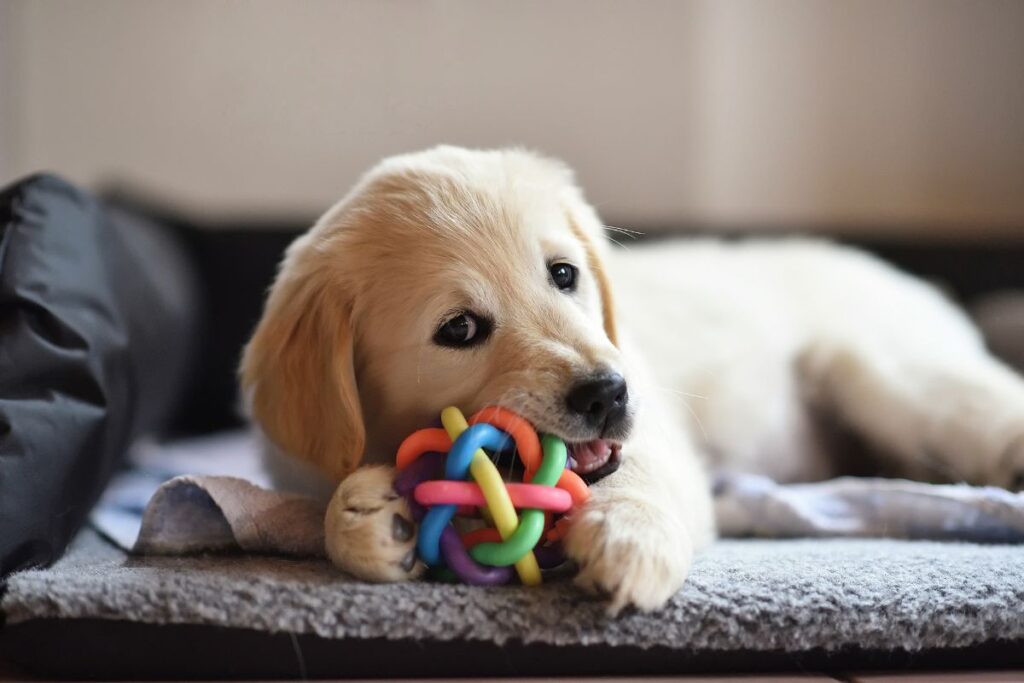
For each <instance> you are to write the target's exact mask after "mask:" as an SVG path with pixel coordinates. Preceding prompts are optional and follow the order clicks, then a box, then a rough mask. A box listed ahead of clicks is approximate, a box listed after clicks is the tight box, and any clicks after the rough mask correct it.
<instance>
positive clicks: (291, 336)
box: [241, 147, 1024, 611]
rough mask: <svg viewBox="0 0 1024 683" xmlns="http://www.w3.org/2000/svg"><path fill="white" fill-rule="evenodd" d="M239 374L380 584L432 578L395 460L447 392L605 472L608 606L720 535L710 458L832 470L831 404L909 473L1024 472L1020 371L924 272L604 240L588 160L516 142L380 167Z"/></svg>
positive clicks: (798, 475) (363, 567) (334, 212)
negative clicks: (616, 245) (587, 187)
mask: <svg viewBox="0 0 1024 683" xmlns="http://www.w3.org/2000/svg"><path fill="white" fill-rule="evenodd" d="M613 284H614V287H613ZM241 377H242V385H243V391H244V395H245V397H246V401H247V405H248V408H249V411H250V413H251V415H252V418H253V419H254V421H255V422H256V424H257V425H258V426H259V428H260V429H261V430H262V432H263V434H264V435H265V436H266V438H267V440H268V454H267V455H268V464H269V465H270V466H271V469H272V470H273V471H274V472H275V474H276V475H277V478H278V481H279V482H280V483H281V486H282V487H285V488H293V489H300V490H304V491H306V492H307V493H309V492H320V493H322V494H323V495H324V496H325V497H326V496H329V495H330V494H331V492H333V498H332V500H331V504H330V507H329V510H328V514H327V519H326V524H327V526H326V532H327V549H328V554H329V555H330V557H331V559H332V560H333V561H334V562H335V563H336V564H337V565H338V566H340V567H342V568H343V569H345V570H347V571H349V572H351V573H353V574H355V575H356V576H358V577H361V578H364V579H368V580H381V581H390V580H402V579H407V578H411V577H414V576H417V575H418V574H419V573H420V572H421V571H422V567H421V566H420V565H419V564H418V563H417V562H416V560H415V555H414V553H413V548H414V544H415V528H414V526H413V524H412V522H411V521H410V516H409V512H408V510H407V508H406V505H405V502H404V501H403V500H401V499H400V498H398V497H397V496H396V495H395V494H394V493H393V491H392V488H391V480H392V476H393V470H392V469H391V467H390V466H389V464H390V463H391V462H392V461H393V458H394V454H395V450H396V448H397V446H398V444H399V443H400V442H401V440H402V439H403V438H404V437H405V436H406V435H408V434H409V433H410V432H412V431H414V430H416V429H418V428H421V427H423V426H426V425H429V424H430V423H431V422H433V421H434V420H435V419H436V418H437V416H438V414H439V412H440V410H441V409H442V408H444V407H445V406H447V405H456V406H459V407H460V408H462V409H463V410H464V411H466V412H467V413H469V412H472V411H475V410H477V409H479V408H481V407H483V406H486V405H491V404H497V405H502V406H505V407H508V408H510V409H512V410H514V411H516V412H518V413H520V414H521V415H523V416H524V417H526V418H527V419H529V420H530V421H531V422H532V423H533V424H534V425H536V427H537V428H538V430H540V431H544V432H550V433H553V434H557V435H558V436H561V437H562V438H564V439H565V440H566V441H567V442H568V443H569V444H570V451H571V455H572V458H573V467H574V468H575V469H576V470H577V471H578V472H580V473H583V474H584V475H587V476H589V477H590V478H591V479H593V480H598V479H599V480H600V481H598V483H596V484H595V485H594V487H593V497H592V499H591V500H590V501H589V502H588V503H587V504H586V505H585V506H584V508H583V509H581V510H579V511H578V512H576V513H575V514H574V515H573V517H572V523H571V526H570V531H569V533H568V536H567V538H566V550H567V552H568V554H569V555H570V557H571V558H572V559H574V560H575V561H576V562H577V563H578V565H579V573H578V575H577V579H576V581H577V583H578V584H579V585H581V586H583V587H585V588H587V589H590V590H593V591H595V592H598V593H601V594H604V595H607V596H609V599H610V601H609V607H610V609H611V610H612V611H617V610H618V609H620V608H621V607H623V606H627V605H632V606H636V607H639V608H642V609H651V608H656V607H658V606H660V605H661V604H663V603H664V602H665V601H666V600H667V599H668V598H669V597H670V596H671V595H672V594H673V593H674V592H675V591H676V590H678V589H679V587H680V586H681V585H682V583H683V581H684V579H685V577H686V574H687V571H688V569H689V567H690V564H691V561H692V558H693V554H694V552H695V551H696V550H698V549H699V548H701V547H702V546H704V545H705V544H707V543H708V542H709V541H710V540H711V538H712V536H713V519H712V504H711V497H710V490H709V484H708V479H707V476H706V474H705V470H704V467H705V465H706V463H707V462H712V463H714V464H715V465H716V466H718V467H733V468H743V469H747V470H754V471H760V472H764V473H766V474H769V475H771V476H774V477H775V478H777V479H780V480H784V481H785V480H795V479H808V478H818V477H824V476H829V475H831V474H833V473H834V463H833V462H832V460H831V458H830V457H829V453H828V449H827V443H828V442H827V439H826V438H825V434H824V429H825V427H824V426H823V425H824V423H823V422H822V421H820V420H818V419H817V418H818V416H820V415H822V414H827V415H828V416H829V418H830V420H836V419H838V420H841V421H842V422H844V423H845V424H846V425H847V426H848V427H850V428H852V429H855V430H857V431H858V432H860V433H861V434H862V435H863V436H864V437H865V438H866V439H867V440H868V441H870V442H871V443H873V444H874V445H876V446H878V447H879V448H881V449H884V450H885V451H886V452H887V453H889V454H890V455H891V461H892V462H893V463H895V464H896V465H898V466H899V467H900V468H901V469H902V471H903V472H905V473H906V474H909V475H911V476H916V477H920V478H936V475H937V474H943V475H946V476H947V477H951V478H955V479H963V480H967V481H974V482H979V483H997V484H1000V485H1010V484H1011V483H1012V481H1013V477H1015V476H1019V473H1020V471H1021V469H1022V467H1024V382H1021V380H1020V378H1018V377H1017V376H1015V375H1014V374H1013V373H1012V372H1010V371H1009V370H1007V369H1006V368H1004V367H1003V366H1002V365H1000V364H999V363H998V362H997V361H995V360H994V359H992V358H991V357H989V355H988V354H987V353H986V352H985V350H984V347H983V345H982V343H981V340H980V338H979V336H978V335H977V333H976V332H975V331H974V330H973V328H972V327H971V326H970V325H969V324H968V323H967V322H966V320H965V319H964V318H963V317H962V316H961V315H960V314H959V313H958V312H957V311H956V310H955V309H953V308H952V307H951V306H950V305H948V304H947V303H946V302H945V301H944V300H943V299H942V298H941V297H940V296H939V295H938V294H937V293H936V292H935V291H933V290H932V289H931V288H929V287H928V286H926V285H924V284H923V283H920V282H918V281H916V280H913V279H912V278H909V277H906V276H903V275H901V274H899V273H897V272H896V271H894V270H892V269H890V268H888V267H886V266H884V265H883V264H881V263H880V262H878V261H876V260H874V259H872V258H870V257H867V256H865V255H862V254H859V253H856V252H853V251H850V250H844V249H840V248H837V247H833V246H829V245H825V244H821V243H815V242H808V241H781V242H777V243H768V242H750V243H745V244H739V245H726V244H723V243H719V242H714V241H688V242H680V243H678V244H670V243H661V244H658V243H655V244H652V245H649V246H644V247H637V248H630V249H628V250H615V251H614V253H613V252H612V251H611V250H609V249H608V247H607V244H606V241H605V235H604V226H603V225H602V223H601V221H600V220H599V219H598V217H597V215H596V213H595V212H594V210H593V209H592V208H591V207H590V206H589V205H588V204H587V202H586V201H585V200H584V198H583V195H582V193H581V191H580V190H579V189H578V187H577V186H576V184H575V182H574V179H573V176H572V173H571V172H570V171H569V170H568V169H567V168H566V167H565V166H564V165H562V164H561V163H558V162H556V161H553V160H550V159H546V158H542V157H539V156H537V155H534V154H531V153H528V152H525V151H522V150H496V151H474V150H465V149H459V148H454V147H438V148H435V149H432V150H428V151H425V152H421V153H416V154H409V155H404V156H398V157H394V158H391V159H387V160H385V161H384V162H382V163H381V164H379V165H378V166H377V167H376V168H374V169H373V170H371V171H370V172H369V173H368V174H367V175H366V176H365V177H364V178H363V179H362V180H361V181H360V182H359V183H358V184H357V185H356V187H355V188H354V189H353V190H352V191H351V192H350V193H349V194H348V195H347V196H346V197H345V198H343V199H342V200H341V201H340V202H338V203H337V204H336V205H335V206H334V207H332V208H331V209H330V210H329V211H328V212H327V213H326V214H325V215H324V216H323V217H322V218H320V220H319V221H317V223H316V224H315V225H314V226H313V228H312V229H311V230H310V231H309V232H308V233H306V234H305V235H303V236H302V237H300V238H299V239H298V240H296V241H295V243H294V244H293V245H292V246H291V247H290V248H289V249H288V252H287V254H286V256H285V259H284V262H283V264H282V266H281V269H280V273H279V275H278V278H277V281H276V282H275V284H274V286H273V288H272V290H271V292H270V296H269V299H268V301H267V304H266V310H265V313H264V315H263V318H262V320H261V321H260V323H259V325H258V327H257V329H256V331H255V333H254V335H253V338H252V340H251V341H250V343H249V344H248V346H247V347H246V349H245V353H244V358H243V361H242V368H241ZM339 483H340V485H339Z"/></svg>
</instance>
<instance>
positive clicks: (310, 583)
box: [0, 531, 1024, 652]
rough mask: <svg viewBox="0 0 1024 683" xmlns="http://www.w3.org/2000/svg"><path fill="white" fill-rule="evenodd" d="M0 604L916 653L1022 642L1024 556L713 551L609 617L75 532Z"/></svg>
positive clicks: (890, 548) (488, 635)
mask: <svg viewBox="0 0 1024 683" xmlns="http://www.w3.org/2000/svg"><path fill="white" fill-rule="evenodd" d="M0 608H2V610H3V611H4V612H5V613H6V618H7V622H8V623H9V624H17V623H20V622H26V621H30V620H33V619H45V618H63V619H95V618H99V619H114V620H125V621H136V622H146V623H153V624H202V625H217V626H227V627H235V628H244V629H256V630H261V631H268V632H280V631H288V632H293V633H300V634H315V635H318V636H321V637H324V638H389V639H398V638H402V639H405V638H411V639H436V640H482V641H490V642H493V643H496V644H503V643H506V642H508V641H510V640H516V641H522V642H525V643H548V644H557V645H607V646H639V647H652V646H667V647H670V648H677V649H686V650H689V651H694V650H697V651H702V650H707V651H730V650H753V651H769V650H784V651H790V652H797V651H806V650H810V649H814V648H822V649H824V650H826V651H836V650H841V649H844V648H848V647H857V648H862V649H872V650H898V649H903V650H910V651H916V650H921V649H931V648H956V647H968V646H971V645H976V644H979V643H984V642H991V641H993V640H997V639H1005V640H1019V639H1024V546H1020V545H1017V546H1011V545H975V544H967V543H937V542H925V541H897V540H852V539H836V540H821V539H815V540H785V541H782V540H774V541H766V540H730V541H721V542H719V543H717V544H716V545H715V546H714V547H712V548H711V549H710V550H708V551H706V552H705V553H703V554H702V555H700V556H699V558H698V559H697V561H696V563H695V565H694V567H693V570H692V573H691V576H690V578H689V580H688V581H687V584H686V586H685V587H684V588H683V590H682V591H680V592H679V593H678V594H677V595H676V596H675V598H673V599H672V601H671V602H670V603H669V604H668V605H667V606H666V607H665V608H664V609H662V610H660V611H657V612H654V613H650V614H642V613H631V614H624V615H620V616H619V617H618V618H614V619H611V618H608V617H606V616H605V614H604V612H603V608H602V605H601V603H600V602H598V601H595V600H594V599H592V598H590V597H588V596H586V595H584V594H582V593H580V592H579V591H577V590H576V589H575V588H573V587H572V585H571V584H570V583H568V582H566V581H556V582H551V583H548V584H546V585H544V586H542V587H539V588H523V587H519V586H507V587H499V588H477V587H472V586H462V585H445V584H429V583H407V584H391V585H380V584H368V583H362V582H357V581H353V580H351V579H349V578H347V577H345V576H344V575H342V574H340V573H339V572H338V571H337V570H335V569H333V568H332V567H331V566H330V565H328V564H327V563H326V562H324V561H311V560H293V559H286V558H278V557H268V556H215V555H205V556H196V557H132V556H129V555H126V554H125V553H124V552H123V551H121V550H119V549H117V548H116V547H114V546H113V545H111V544H109V543H107V542H106V541H104V540H103V539H102V538H101V537H99V536H98V535H97V534H95V533H94V532H92V531H85V532H83V533H82V534H81V535H80V537H79V538H78V539H77V540H76V542H75V544H74V545H73V547H72V549H71V551H70V552H69V553H68V554H67V555H66V556H65V558H64V559H62V560H61V561H60V562H58V563H57V564H56V565H54V566H53V567H52V568H49V569H37V570H29V571H25V572H22V573H19V574H16V575H14V576H12V577H11V578H10V580H9V584H8V590H7V592H6V595H5V596H4V597H3V600H2V602H0Z"/></svg>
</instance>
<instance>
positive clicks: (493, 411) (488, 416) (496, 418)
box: [469, 406, 541, 482]
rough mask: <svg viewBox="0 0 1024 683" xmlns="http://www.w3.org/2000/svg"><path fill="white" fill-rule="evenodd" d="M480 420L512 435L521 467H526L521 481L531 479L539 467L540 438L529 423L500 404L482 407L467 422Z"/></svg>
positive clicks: (472, 422) (479, 421)
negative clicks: (521, 463)
mask: <svg viewBox="0 0 1024 683" xmlns="http://www.w3.org/2000/svg"><path fill="white" fill-rule="evenodd" d="M481 422H486V423H487V424H489V425H491V426H492V427H496V428H498V429H500V430H501V431H503V432H505V433H506V434H510V435H511V436H512V440H513V441H515V443H516V452H517V453H518V454H519V459H520V460H521V461H522V462H523V467H525V468H526V473H525V475H524V476H523V481H527V482H529V481H533V475H534V474H536V473H537V468H538V467H540V461H541V449H540V439H538V438H537V432H535V431H534V430H533V427H532V426H530V423H529V422H527V421H526V420H524V419H523V418H521V417H519V416H518V415H516V414H515V413H513V412H512V411H510V410H506V409H505V408H502V407H500V406H488V407H486V408H483V409H481V410H479V411H477V413H476V414H474V415H473V417H471V418H470V420H469V423H470V424H473V425H475V424H479V423H481Z"/></svg>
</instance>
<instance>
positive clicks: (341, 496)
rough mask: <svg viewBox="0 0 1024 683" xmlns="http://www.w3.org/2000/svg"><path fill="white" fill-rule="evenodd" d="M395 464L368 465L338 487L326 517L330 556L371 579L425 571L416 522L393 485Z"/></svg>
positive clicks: (406, 576)
mask: <svg viewBox="0 0 1024 683" xmlns="http://www.w3.org/2000/svg"><path fill="white" fill-rule="evenodd" d="M393 479H394V470H392V469H391V468H390V467H364V468H362V469H359V470H356V471H355V472H353V473H352V474H351V475H349V476H348V478H346V479H345V480H344V481H343V482H341V485H339V486H338V490H337V491H335V492H334V496H333V497H332V498H331V502H330V504H329V505H328V506H327V514H326V516H325V518H324V534H325V543H326V546H327V556H328V557H329V558H331V561H332V562H333V563H334V564H335V565H336V566H338V567H340V568H341V569H343V570H345V571H346V572H348V573H350V574H352V575H353V576H355V577H357V578H360V579H365V580H367V581H404V580H407V579H413V578H416V577H417V576H419V575H420V574H422V573H423V570H424V567H423V563H421V562H419V561H417V559H416V525H415V524H414V523H413V521H412V515H411V514H409V506H408V505H407V504H406V502H405V499H404V498H402V497H401V496H399V495H398V494H397V493H395V491H394V489H393V488H392V480H393Z"/></svg>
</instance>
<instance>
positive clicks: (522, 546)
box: [469, 434, 569, 567]
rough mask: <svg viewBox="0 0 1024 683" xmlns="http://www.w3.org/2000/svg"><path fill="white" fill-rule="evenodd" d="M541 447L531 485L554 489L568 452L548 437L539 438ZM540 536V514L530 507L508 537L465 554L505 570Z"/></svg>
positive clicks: (520, 516)
mask: <svg viewBox="0 0 1024 683" xmlns="http://www.w3.org/2000/svg"><path fill="white" fill-rule="evenodd" d="M541 447H542V449H543V451H544V457H543V459H541V463H540V467H538V468H537V473H536V474H535V475H534V477H533V480H532V482H531V483H534V484H543V485H544V486H554V485H556V484H557V483H558V480H559V478H560V477H561V476H562V471H563V470H565V462H566V460H567V459H568V457H569V453H568V450H567V449H566V447H565V442H564V441H562V440H561V439H559V438H558V437H556V436H551V435H550V434H545V435H543V436H542V437H541ZM543 533H544V511H543V510H536V509H532V508H531V509H527V510H522V511H521V512H520V514H519V526H518V527H516V530H515V532H514V533H513V534H512V535H511V536H509V537H508V538H506V539H505V540H504V541H502V542H501V543H481V544H479V545H477V546H475V547H474V548H472V549H471V550H470V551H469V554H470V555H471V556H472V557H473V559H474V560H476V561H477V562H479V563H481V564H486V565H490V566H492V567H507V566H509V565H513V564H515V563H516V562H518V561H519V560H520V558H522V557H523V556H524V555H526V553H528V552H530V551H531V550H533V548H534V547H535V546H536V545H537V542H538V541H539V540H540V537H541V534H543Z"/></svg>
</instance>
